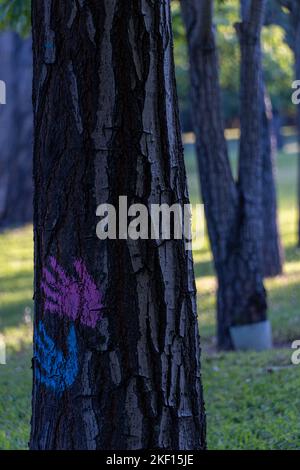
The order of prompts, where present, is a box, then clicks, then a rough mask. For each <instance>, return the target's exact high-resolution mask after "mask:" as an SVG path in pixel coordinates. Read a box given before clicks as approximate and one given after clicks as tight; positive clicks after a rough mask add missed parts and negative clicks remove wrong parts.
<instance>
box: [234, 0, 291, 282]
mask: <svg viewBox="0 0 300 470" xmlns="http://www.w3.org/2000/svg"><path fill="white" fill-rule="evenodd" d="M268 5H269V4H268ZM250 9H251V0H241V16H242V18H243V21H245V22H246V21H247V20H249V15H250ZM268 13H270V12H269V11H268ZM266 20H268V18H266V16H265V15H264V17H263V20H262V21H263V22H264V23H265V21H266ZM259 81H260V86H261V90H260V93H261V94H260V102H261V118H260V130H261V132H260V139H261V144H260V151H261V152H262V220H263V249H262V253H263V274H264V276H265V277H274V276H277V275H279V274H281V273H282V263H283V248H282V245H281V240H280V235H279V229H278V218H277V190H276V182H275V181H276V161H275V157H276V137H275V135H274V126H273V122H272V121H273V114H272V103H271V100H270V97H269V95H268V93H267V90H266V87H265V84H264V79H263V74H262V72H261V76H260V78H259ZM245 111H246V112H247V109H245ZM243 112H244V111H242V112H241V115H243Z"/></svg>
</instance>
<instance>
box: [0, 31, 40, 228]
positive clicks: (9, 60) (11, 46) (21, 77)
mask: <svg viewBox="0 0 300 470" xmlns="http://www.w3.org/2000/svg"><path fill="white" fill-rule="evenodd" d="M0 69H1V80H4V81H5V83H6V93H7V97H6V104H5V105H1V106H0V148H1V153H0V229H2V228H6V227H12V226H19V225H22V224H24V223H27V222H31V221H32V213H33V205H32V186H33V185H32V133H33V118H32V104H31V88H32V52H31V40H30V39H27V40H23V39H22V38H20V37H19V36H18V35H17V34H16V33H13V32H5V33H2V34H1V38H0Z"/></svg>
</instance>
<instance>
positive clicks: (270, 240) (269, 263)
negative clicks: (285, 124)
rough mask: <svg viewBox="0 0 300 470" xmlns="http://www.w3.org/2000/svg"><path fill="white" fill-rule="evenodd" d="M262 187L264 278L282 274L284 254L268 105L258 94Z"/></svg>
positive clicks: (269, 105) (267, 99)
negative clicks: (260, 105)
mask: <svg viewBox="0 0 300 470" xmlns="http://www.w3.org/2000/svg"><path fill="white" fill-rule="evenodd" d="M261 102H262V121H261V122H262V125H261V139H262V159H263V168H262V175H263V180H262V186H263V196H262V197H263V202H262V204H263V224H264V226H263V233H264V236H263V269H264V271H263V273H264V277H275V276H278V275H279V274H282V271H283V259H284V252H283V247H282V244H281V239H280V234H279V228H278V215H277V214H278V211H277V190H276V149H277V140H276V136H275V133H274V126H273V113H272V103H271V100H270V98H269V96H268V94H267V92H266V91H265V90H264V89H263V91H262V99H261Z"/></svg>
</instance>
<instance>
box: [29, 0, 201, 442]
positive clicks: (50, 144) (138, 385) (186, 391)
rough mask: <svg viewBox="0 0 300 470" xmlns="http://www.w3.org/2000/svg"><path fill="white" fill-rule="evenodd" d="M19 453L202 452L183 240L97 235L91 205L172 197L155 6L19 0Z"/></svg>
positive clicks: (179, 195)
mask: <svg viewBox="0 0 300 470" xmlns="http://www.w3.org/2000/svg"><path fill="white" fill-rule="evenodd" d="M33 49H34V110H35V118H34V121H35V150H34V180H35V199H34V201H35V203H34V208H35V214H34V233H35V343H34V359H33V370H34V387H33V415H32V431H31V440H30V447H31V449H125V450H126V449H150V448H152V449H153V448H159V449H182V450H185V449H190V450H191V449H203V448H205V416H204V409H203V398H202V389H201V380H200V362H199V360H200V349H199V335H198V323H197V311H196V292H195V282H194V272H193V262H192V257H191V255H189V254H188V253H187V252H186V251H185V245H184V241H181V240H175V241H174V240H171V241H166V242H164V243H155V242H153V241H150V240H149V241H148V240H143V241H140V240H139V241H136V242H133V241H130V240H129V241H127V240H116V241H106V242H103V241H102V242H100V241H99V240H98V239H97V238H96V223H97V221H96V217H95V212H96V207H97V206H98V205H99V204H101V203H107V202H108V203H111V204H114V205H115V206H116V207H117V206H118V198H119V196H120V195H126V196H128V204H132V203H137V202H139V203H144V204H146V205H147V206H149V205H150V204H152V203H163V202H165V203H170V204H172V203H174V202H180V203H182V204H183V203H186V202H188V193H187V187H186V175H185V169H184V161H183V149H182V144H181V133H180V128H179V121H178V109H177V97H176V91H175V79H174V64H173V56H172V31H171V18H170V8H169V1H167V2H165V1H155V2H152V1H148V0H141V1H140V0H133V1H131V2H124V1H123V0H101V1H99V0H97V1H96V0H91V1H89V2H77V1H76V2H75V1H74V2H68V3H67V4H65V3H63V2H57V1H55V2H54V1H51V0H45V1H44V2H41V1H40V0H33Z"/></svg>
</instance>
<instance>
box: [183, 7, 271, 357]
mask: <svg viewBox="0 0 300 470" xmlns="http://www.w3.org/2000/svg"><path fill="white" fill-rule="evenodd" d="M181 7H182V13H183V18H184V21H185V24H186V29H187V36H188V45H189V54H190V64H191V67H190V70H191V83H192V105H193V115H194V128H195V133H196V140H197V143H196V147H197V157H198V164H199V172H200V177H201V190H202V198H203V201H204V205H205V211H206V219H207V225H208V232H209V238H210V242H211V247H212V251H213V257H214V264H215V268H216V273H217V277H218V301H217V336H218V346H219V348H220V349H225V350H226V349H232V341H231V336H230V330H229V329H230V326H233V325H242V324H248V323H255V322H258V321H261V320H264V319H265V318H266V309H267V304H266V292H265V289H264V286H263V278H262V260H261V256H262V250H261V248H262V246H261V244H262V238H261V233H260V236H259V238H257V235H258V232H257V230H260V232H261V228H262V222H261V197H262V196H261V192H260V193H259V194H258V195H257V194H256V190H257V189H259V188H258V184H260V185H261V183H262V181H261V179H262V176H261V174H258V173H259V171H258V170H259V168H260V167H261V160H260V153H259V149H257V148H256V147H255V146H256V144H257V142H258V141H259V139H258V138H257V136H258V135H259V125H258V122H259V120H260V117H261V116H260V115H259V116H258V113H259V98H258V93H257V96H256V95H255V86H258V85H259V79H258V74H257V71H258V69H259V66H260V63H259V60H260V56H259V54H258V53H259V37H256V38H255V44H254V46H251V47H250V50H249V51H247V48H248V44H246V45H245V48H244V51H243V52H244V59H245V57H247V53H248V52H249V53H251V54H252V56H251V59H250V58H249V61H247V62H246V63H245V61H244V65H243V74H247V75H250V73H253V71H255V74H254V76H253V77H252V79H253V80H254V81H251V82H248V83H251V84H253V87H252V86H251V87H249V88H251V90H252V88H254V93H253V92H250V95H249V93H247V91H246V90H244V91H243V92H242V96H243V101H242V108H243V109H244V108H245V104H246V102H247V105H248V100H250V101H251V100H252V99H253V100H255V104H254V107H253V105H252V104H251V103H250V104H251V107H250V111H249V112H248V118H250V121H251V118H256V117H257V123H256V126H257V129H252V128H251V127H250V126H249V125H250V121H249V122H248V121H247V122H245V121H244V123H243V128H242V142H241V143H242V149H241V162H240V177H239V183H238V185H237V184H236V183H235V182H234V179H233V176H232V172H231V168H230V163H229V159H228V154H227V147H226V141H225V137H224V125H223V121H222V115H221V98H220V85H219V76H218V56H217V50H216V42H215V36H214V29H213V25H212V17H213V2H212V1H210V0H202V1H199V2H195V1H194V0H184V1H182V2H181ZM250 26H251V27H252V23H251V24H250ZM242 27H243V28H244V32H242V33H241V35H242V36H244V34H245V35H246V34H247V31H246V25H244V24H242ZM241 29H242V28H241ZM242 43H244V41H242ZM253 61H254V62H253ZM250 67H251V68H253V71H252V70H249V69H250ZM256 114H257V116H256ZM246 126H249V127H250V129H249V130H250V135H249V140H247V139H246V136H247V134H245V127H246ZM255 132H256V138H255V139H253V137H254V135H255ZM252 151H254V152H255V153H254V154H255V159H253V160H249V158H248V157H249V155H250V153H251V152H252ZM245 167H247V169H248V170H249V175H248V176H247V174H245V171H244V169H243V168H245ZM257 176H258V177H259V180H258V181H257V179H256V177H257ZM249 177H250V178H251V180H249Z"/></svg>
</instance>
